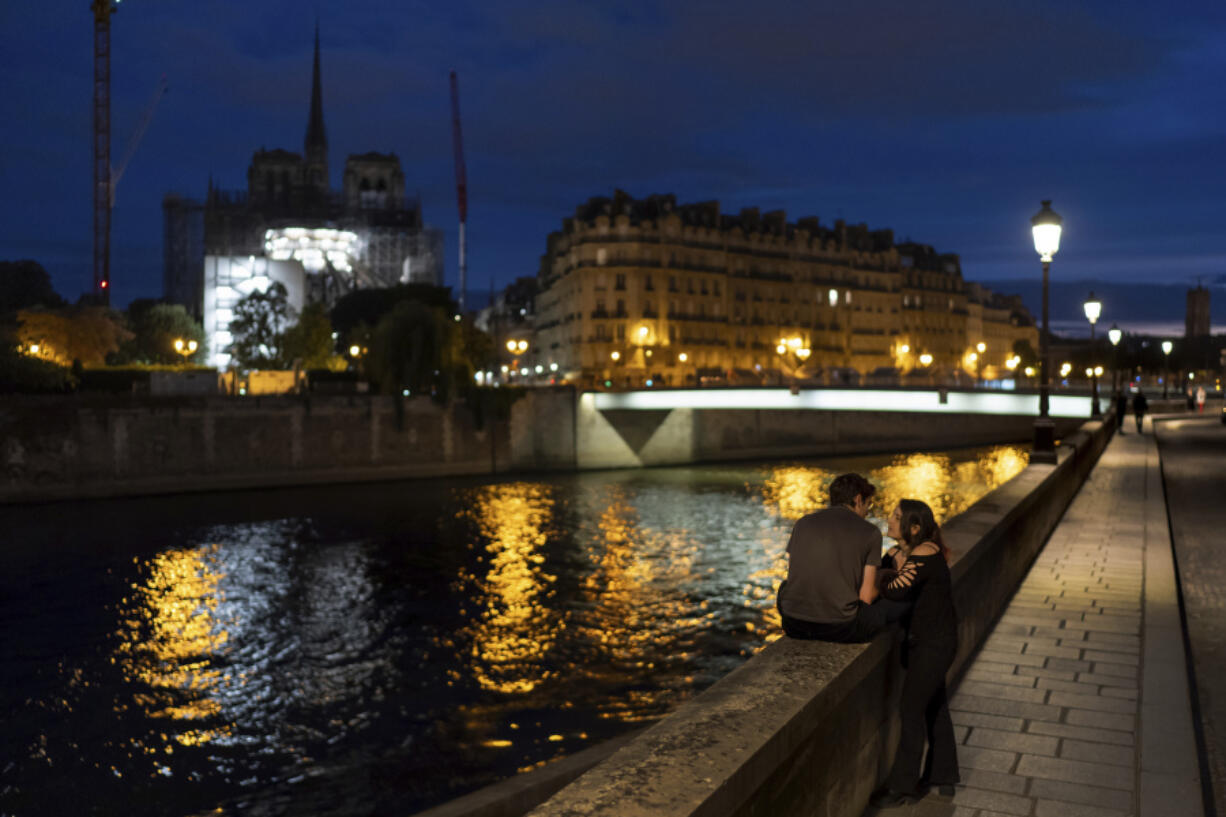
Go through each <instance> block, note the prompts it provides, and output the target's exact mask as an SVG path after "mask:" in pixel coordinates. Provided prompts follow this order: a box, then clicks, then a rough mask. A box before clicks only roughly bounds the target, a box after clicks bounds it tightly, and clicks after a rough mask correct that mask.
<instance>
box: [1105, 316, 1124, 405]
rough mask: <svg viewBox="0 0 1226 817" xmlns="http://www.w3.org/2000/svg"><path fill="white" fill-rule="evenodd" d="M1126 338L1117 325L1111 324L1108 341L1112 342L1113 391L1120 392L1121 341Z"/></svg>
mask: <svg viewBox="0 0 1226 817" xmlns="http://www.w3.org/2000/svg"><path fill="white" fill-rule="evenodd" d="M1122 337H1124V333H1123V332H1122V331H1121V330H1120V328H1119V327H1118V326H1116V325H1115V324H1111V328H1110V329H1108V330H1107V339H1108V340H1110V341H1111V391H1112V392H1116V391H1119V388H1120V384H1119V379H1120V378H1119V374H1120V352H1119V346H1120V339H1121V338H1122Z"/></svg>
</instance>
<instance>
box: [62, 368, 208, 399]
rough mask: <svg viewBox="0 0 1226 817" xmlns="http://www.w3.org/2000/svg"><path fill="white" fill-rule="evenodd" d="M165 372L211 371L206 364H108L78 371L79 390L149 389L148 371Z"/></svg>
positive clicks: (117, 392)
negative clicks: (103, 366) (98, 367)
mask: <svg viewBox="0 0 1226 817" xmlns="http://www.w3.org/2000/svg"><path fill="white" fill-rule="evenodd" d="M155 371H165V372H211V371H215V370H214V369H212V368H210V367H208V366H108V367H106V368H104V369H103V368H100V369H83V370H82V371H81V373H80V378H81V384H80V386H79V389H80V391H88V392H106V393H109V394H131V393H132V392H133V391H138V392H148V391H149V373H150V372H155Z"/></svg>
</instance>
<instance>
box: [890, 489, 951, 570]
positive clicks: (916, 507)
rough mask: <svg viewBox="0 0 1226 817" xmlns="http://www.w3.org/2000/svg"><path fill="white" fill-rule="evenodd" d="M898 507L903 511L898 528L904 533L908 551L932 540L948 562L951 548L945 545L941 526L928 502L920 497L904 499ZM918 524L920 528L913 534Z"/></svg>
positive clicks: (903, 539)
mask: <svg viewBox="0 0 1226 817" xmlns="http://www.w3.org/2000/svg"><path fill="white" fill-rule="evenodd" d="M898 508H899V510H900V511H901V512H902V514H901V515H902V518H901V519H900V520H899V522H898V530H899V533H900V534H901V535H902V544H903V547H905V548H906V549H907V552H908V553H910V552H911V551H912V550H914V549H915V547H916V546H917V545H922V544H923V543H924V542H932V543H933V544H934V545H936V546H937V547H938V548H940V549H941V556H943V557H944V558H945V561H946V562H948V561H949V548H948V547H946V546H945V541H944V540H943V539H942V538H941V526H940V525H938V524H937V520H936V517H935V516H933V515H932V508H929V507H928V503H926V502H921V501H920V500H918V499H903V500H901V501H899V503H898ZM916 525H919V530H917V531H916V532H915V534H914V535H912V533H911V528H913V527H915V526H916Z"/></svg>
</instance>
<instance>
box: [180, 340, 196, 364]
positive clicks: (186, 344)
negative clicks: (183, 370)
mask: <svg viewBox="0 0 1226 817" xmlns="http://www.w3.org/2000/svg"><path fill="white" fill-rule="evenodd" d="M196 348H197V347H196V341H194V340H184V339H183V338H175V351H176V352H178V353H179V354H181V355H183V362H184V363H186V362H187V359H188V358H189V357H191V356H192V355H194V354H196Z"/></svg>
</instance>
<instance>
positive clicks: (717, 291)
mask: <svg viewBox="0 0 1226 817" xmlns="http://www.w3.org/2000/svg"><path fill="white" fill-rule="evenodd" d="M712 286H714V287H715V294H716V295H718V294H719V281H715V282H713V284H712Z"/></svg>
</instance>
